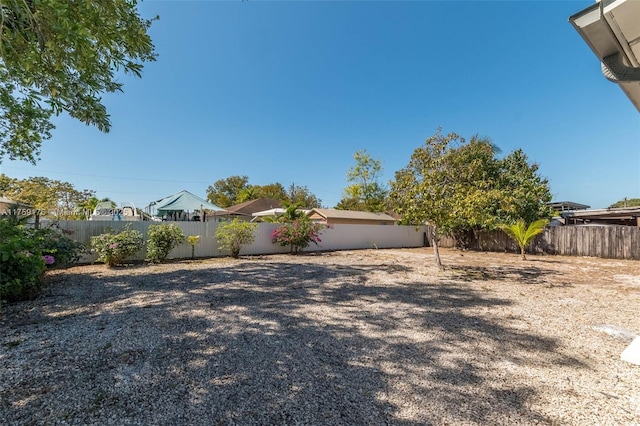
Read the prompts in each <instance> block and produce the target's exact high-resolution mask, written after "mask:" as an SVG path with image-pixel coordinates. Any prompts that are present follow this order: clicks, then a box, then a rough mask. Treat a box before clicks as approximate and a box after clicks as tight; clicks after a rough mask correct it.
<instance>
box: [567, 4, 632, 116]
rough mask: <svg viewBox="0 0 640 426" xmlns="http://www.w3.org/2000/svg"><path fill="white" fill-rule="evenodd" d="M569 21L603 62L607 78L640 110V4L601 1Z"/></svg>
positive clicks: (603, 71) (603, 70) (602, 65)
mask: <svg viewBox="0 0 640 426" xmlns="http://www.w3.org/2000/svg"><path fill="white" fill-rule="evenodd" d="M569 22H571V24H573V26H574V28H575V29H576V31H578V33H579V34H580V36H582V38H583V39H584V41H585V42H586V43H587V44H588V45H589V47H590V48H591V50H592V51H593V53H594V54H595V55H596V57H597V58H598V59H599V60H600V64H601V68H602V73H603V74H604V76H605V77H606V78H607V79H608V80H609V81H612V82H614V83H616V84H618V86H620V88H621V89H622V90H623V91H624V93H625V94H626V95H627V97H628V98H629V99H630V100H631V102H632V103H633V105H634V106H635V107H636V109H637V110H638V111H640V43H639V42H638V40H640V1H638V0H601V1H598V2H597V3H596V4H594V5H591V6H589V7H587V8H586V9H584V10H582V11H580V12H578V13H576V14H575V15H573V16H571V17H570V18H569ZM603 108H606V106H603Z"/></svg>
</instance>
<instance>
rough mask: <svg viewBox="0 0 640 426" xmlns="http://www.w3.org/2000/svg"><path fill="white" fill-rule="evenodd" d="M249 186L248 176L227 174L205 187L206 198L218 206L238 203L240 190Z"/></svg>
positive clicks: (223, 206)
mask: <svg viewBox="0 0 640 426" xmlns="http://www.w3.org/2000/svg"><path fill="white" fill-rule="evenodd" d="M248 187H249V177H248V176H229V177H228V178H226V179H219V180H217V181H216V182H215V183H214V184H213V185H210V186H209V187H208V188H207V200H209V201H210V202H211V203H213V204H215V205H216V206H218V207H222V208H225V207H229V206H233V205H234V204H238V203H240V202H241V201H237V200H238V199H239V196H240V194H241V193H242V191H245V190H246V189H247V188H248Z"/></svg>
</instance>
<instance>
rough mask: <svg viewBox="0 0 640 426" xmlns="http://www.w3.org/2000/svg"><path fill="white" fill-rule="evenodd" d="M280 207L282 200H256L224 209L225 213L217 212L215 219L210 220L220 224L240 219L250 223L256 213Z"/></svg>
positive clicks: (210, 218)
mask: <svg viewBox="0 0 640 426" xmlns="http://www.w3.org/2000/svg"><path fill="white" fill-rule="evenodd" d="M280 207H282V203H281V201H280V200H276V199H274V198H256V199H255V200H249V201H245V202H244V203H240V204H236V205H234V206H229V207H227V208H226V209H224V211H220V212H216V213H215V215H214V216H213V217H209V220H215V221H217V222H220V221H225V220H232V219H235V218H238V219H240V220H246V221H250V220H252V219H253V218H254V216H253V214H254V213H256V212H263V211H265V210H269V209H276V208H280Z"/></svg>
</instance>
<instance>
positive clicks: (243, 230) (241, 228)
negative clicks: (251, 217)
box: [216, 218, 258, 259]
mask: <svg viewBox="0 0 640 426" xmlns="http://www.w3.org/2000/svg"><path fill="white" fill-rule="evenodd" d="M257 228H258V224H257V223H251V222H246V221H244V220H240V219H238V218H235V219H233V220H232V221H229V222H223V223H221V224H220V225H218V229H216V240H217V241H218V244H219V245H220V248H221V249H223V250H229V251H230V252H231V257H233V258H234V259H237V258H238V257H240V249H241V248H242V246H244V245H247V244H251V243H253V241H254V240H255V238H256V236H255V231H256V229H257Z"/></svg>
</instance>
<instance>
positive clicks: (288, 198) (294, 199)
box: [207, 176, 321, 209]
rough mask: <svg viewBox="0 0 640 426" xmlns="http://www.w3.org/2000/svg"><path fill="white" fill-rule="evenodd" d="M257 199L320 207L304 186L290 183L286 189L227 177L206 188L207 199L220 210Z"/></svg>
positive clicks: (318, 201)
mask: <svg viewBox="0 0 640 426" xmlns="http://www.w3.org/2000/svg"><path fill="white" fill-rule="evenodd" d="M258 198H273V199H276V200H280V201H283V202H286V203H291V204H297V205H298V206H300V207H303V208H308V209H311V208H314V207H320V203H321V200H320V199H319V198H317V197H316V196H315V195H313V194H312V193H311V191H309V189H308V188H307V187H306V186H299V185H296V184H295V183H292V184H291V185H290V186H289V187H288V188H287V189H285V188H284V186H283V185H282V184H281V183H278V182H276V183H270V184H266V185H251V184H249V177H248V176H229V177H228V178H225V179H219V180H217V181H216V182H215V183H214V184H213V185H210V186H209V187H208V188H207V199H208V200H209V201H210V202H211V203H213V204H215V205H217V206H220V207H222V208H225V207H229V206H233V205H236V204H240V203H244V202H245V201H250V200H255V199H258Z"/></svg>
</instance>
